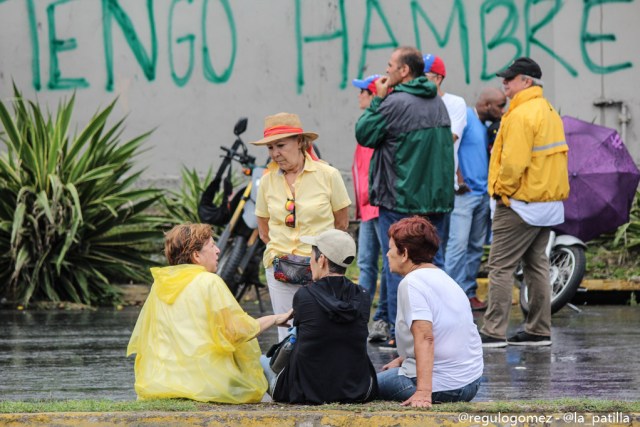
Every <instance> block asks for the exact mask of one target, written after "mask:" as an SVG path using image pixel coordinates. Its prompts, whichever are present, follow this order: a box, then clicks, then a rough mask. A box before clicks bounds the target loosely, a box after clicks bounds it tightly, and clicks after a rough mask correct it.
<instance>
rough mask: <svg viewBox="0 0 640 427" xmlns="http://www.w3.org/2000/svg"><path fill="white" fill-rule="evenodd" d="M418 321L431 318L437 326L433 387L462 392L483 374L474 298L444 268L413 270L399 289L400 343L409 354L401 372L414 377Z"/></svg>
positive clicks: (402, 353) (405, 354)
mask: <svg viewBox="0 0 640 427" xmlns="http://www.w3.org/2000/svg"><path fill="white" fill-rule="evenodd" d="M414 320H426V321H428V322H431V324H432V326H433V337H434V361H433V382H432V391H434V392H436V391H446V390H456V389H459V388H461V387H464V386H465V385H467V384H469V383H470V382H472V381H475V380H477V379H478V378H480V376H482V370H483V369H484V364H483V361H482V342H481V341H480V335H479V334H478V328H477V327H476V325H475V324H474V323H473V315H472V314H471V306H470V305H469V299H468V298H467V295H466V294H465V293H464V291H463V290H462V288H461V287H460V286H458V284H457V283H456V282H455V281H454V280H453V279H452V278H451V277H449V276H448V275H447V273H445V272H444V271H442V270H440V269H439V268H420V269H418V270H415V271H412V272H411V273H409V274H407V275H406V276H405V277H404V278H403V279H402V281H401V282H400V286H399V287H398V314H397V317H396V342H397V345H398V354H399V355H400V356H402V357H403V358H404V361H403V362H402V366H401V367H400V370H399V375H404V376H406V377H409V378H415V377H416V360H415V357H416V356H415V350H414V342H413V335H412V334H411V324H412V323H413V321H414Z"/></svg>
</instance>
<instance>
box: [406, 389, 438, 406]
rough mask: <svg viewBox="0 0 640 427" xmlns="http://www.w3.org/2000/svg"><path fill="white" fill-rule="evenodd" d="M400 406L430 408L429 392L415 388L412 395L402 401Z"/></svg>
mask: <svg viewBox="0 0 640 427" xmlns="http://www.w3.org/2000/svg"><path fill="white" fill-rule="evenodd" d="M402 406H411V407H414V408H431V393H430V392H428V391H426V390H416V392H415V393H413V396H411V397H410V398H408V399H407V400H405V401H404V402H402Z"/></svg>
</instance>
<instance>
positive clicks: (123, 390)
mask: <svg viewBox="0 0 640 427" xmlns="http://www.w3.org/2000/svg"><path fill="white" fill-rule="evenodd" d="M267 305H268V304H267ZM246 307H247V311H249V312H250V313H252V314H254V315H257V306H256V305H255V304H252V303H247V304H246ZM138 312H139V308H133V307H131V308H126V309H124V310H122V311H116V310H113V309H101V310H98V311H96V312H74V311H15V310H5V311H0V325H2V328H1V330H0V400H31V399H112V400H133V399H135V398H136V395H135V392H134V390H133V382H134V374H133V360H134V357H133V356H132V357H130V358H126V357H125V352H126V346H127V343H128V340H129V336H130V334H131V331H132V329H133V326H134V324H135V321H136V318H137V315H138ZM476 320H477V322H478V323H481V322H482V317H481V315H479V314H477V315H476ZM521 322H522V314H521V313H520V311H519V309H518V308H517V307H515V306H514V308H513V310H512V315H511V324H510V328H509V332H510V333H513V332H516V331H517V329H518V327H519V325H520V323H521ZM639 325H640V307H638V306H586V307H583V311H582V313H576V312H574V311H572V310H570V309H568V308H564V309H563V310H561V311H560V312H559V313H557V314H556V315H554V317H553V332H552V340H553V345H552V346H551V347H540V348H535V347H534V348H528V347H507V348H506V349H485V352H484V362H485V369H484V375H483V384H482V386H481V388H480V391H479V393H478V395H477V396H476V399H475V401H490V400H514V399H518V400H521V399H555V398H562V397H589V398H601V399H621V400H640V333H639ZM275 340H276V334H275V331H274V330H271V331H268V332H267V333H265V334H263V336H261V337H260V340H259V341H260V344H261V346H262V349H263V351H266V349H267V348H268V347H269V346H270V344H271V343H272V342H274V341H275ZM369 353H370V356H371V359H372V361H373V363H374V365H375V366H376V368H377V369H379V368H380V367H381V366H382V365H383V364H385V363H387V362H388V361H389V360H391V359H392V358H393V357H394V355H393V353H392V352H388V351H380V350H379V349H378V347H377V346H374V345H369Z"/></svg>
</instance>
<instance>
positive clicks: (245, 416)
mask: <svg viewBox="0 0 640 427" xmlns="http://www.w3.org/2000/svg"><path fill="white" fill-rule="evenodd" d="M585 424H588V425H611V424H615V425H625V426H640V414H638V413H622V412H614V413H607V414H588V413H576V412H568V413H551V414H537V413H536V414H534V413H524V414H514V413H492V414H487V413H484V414H483V413H466V412H461V413H448V412H442V413H437V412H436V413H434V412H430V411H428V410H425V411H402V412H390V411H389V412H376V413H367V412H355V411H338V410H326V411H296V412H288V411H284V412H282V411H233V410H230V411H228V412H112V413H108V412H95V413H93V412H82V413H80V412H60V413H36V414H0V425H2V426H6V427H14V426H26V425H29V426H32V425H47V426H60V427H69V426H105V427H106V426H112V425H118V426H157V425H162V426H246V427H250V426H277V427H287V426H290V427H293V426H304V427H312V426H314V427H315V426H323V427H324V426H335V427H360V426H362V427H365V426H366V427H375V426H379V427H385V426H398V427H401V426H408V427H413V426H426V425H438V426H441V427H446V426H451V425H461V426H478V425H504V426H525V425H526V426H538V425H540V426H542V425H544V426H561V425H562V426H567V425H585Z"/></svg>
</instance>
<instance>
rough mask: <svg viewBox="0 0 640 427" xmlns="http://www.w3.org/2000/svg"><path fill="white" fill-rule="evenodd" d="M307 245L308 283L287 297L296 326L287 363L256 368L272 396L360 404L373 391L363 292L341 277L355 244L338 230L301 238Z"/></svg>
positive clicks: (292, 400) (366, 301) (280, 399)
mask: <svg viewBox="0 0 640 427" xmlns="http://www.w3.org/2000/svg"><path fill="white" fill-rule="evenodd" d="M300 240H301V241H302V242H304V243H307V244H309V245H311V247H312V255H311V273H312V275H313V283H312V284H310V285H307V286H304V287H302V288H300V290H298V292H296V294H295V295H294V297H293V310H294V313H295V317H294V321H293V326H295V327H296V328H297V340H296V344H295V346H294V348H293V351H292V352H291V356H290V358H289V363H288V365H287V366H285V368H284V369H283V370H282V371H281V372H280V374H278V375H277V376H276V374H275V373H274V372H273V371H271V369H270V368H269V360H268V359H267V358H266V357H264V356H263V357H262V359H261V362H262V367H263V369H264V371H265V375H266V377H267V380H268V381H269V391H268V392H269V394H270V395H271V396H272V397H273V400H275V401H278V402H289V403H307V404H322V403H330V402H341V403H349V402H366V401H369V400H372V399H374V398H375V397H376V396H377V392H378V383H377V380H376V372H375V369H374V367H373V364H372V363H371V360H370V359H369V355H368V354H367V335H368V334H369V332H368V330H367V323H368V321H369V310H370V304H369V299H370V296H369V292H368V291H367V290H366V289H364V288H363V287H361V286H359V285H356V284H354V283H353V282H351V281H350V280H349V279H347V278H346V277H345V273H346V271H347V267H348V266H349V264H351V263H352V262H353V260H354V259H355V257H356V243H355V241H354V240H353V238H352V237H351V236H350V235H349V234H348V233H346V232H344V231H341V230H327V231H325V232H323V233H321V234H319V235H318V236H315V237H312V236H302V237H300Z"/></svg>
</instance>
